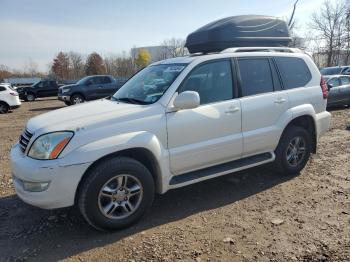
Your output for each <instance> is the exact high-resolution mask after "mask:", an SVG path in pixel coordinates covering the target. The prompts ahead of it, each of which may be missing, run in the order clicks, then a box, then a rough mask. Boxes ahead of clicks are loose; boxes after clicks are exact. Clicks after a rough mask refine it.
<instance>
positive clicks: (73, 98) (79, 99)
mask: <svg viewBox="0 0 350 262" xmlns="http://www.w3.org/2000/svg"><path fill="white" fill-rule="evenodd" d="M84 101H85V99H84V97H83V96H82V95H80V94H75V95H72V96H71V98H70V103H71V105H77V104H81V103H84Z"/></svg>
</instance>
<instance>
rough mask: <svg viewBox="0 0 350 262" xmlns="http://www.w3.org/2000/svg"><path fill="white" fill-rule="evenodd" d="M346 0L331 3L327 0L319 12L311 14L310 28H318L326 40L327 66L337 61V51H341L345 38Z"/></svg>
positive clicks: (324, 40) (323, 39)
mask: <svg viewBox="0 0 350 262" xmlns="http://www.w3.org/2000/svg"><path fill="white" fill-rule="evenodd" d="M344 14H345V6H344V2H342V1H339V2H336V3H335V4H331V3H330V2H329V1H325V2H324V3H323V5H322V7H321V9H320V11H319V12H314V13H313V14H312V16H311V23H310V28H311V29H314V30H316V31H317V32H318V33H319V35H320V36H321V37H322V41H323V42H324V52H325V53H326V54H327V63H326V65H327V66H331V65H333V64H335V63H337V59H336V58H337V53H339V52H340V50H341V47H342V44H343V39H344V37H343V36H344V30H343V27H344V22H345V18H344Z"/></svg>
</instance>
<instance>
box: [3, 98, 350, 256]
mask: <svg viewBox="0 0 350 262" xmlns="http://www.w3.org/2000/svg"><path fill="white" fill-rule="evenodd" d="M62 106H63V103H61V102H59V101H57V100H53V99H47V100H40V101H36V102H32V103H23V104H22V107H21V108H20V109H18V110H15V111H13V112H12V113H9V114H6V115H0V261H57V260H66V261H98V260H99V261H130V262H131V261H175V260H179V261H350V200H349V198H350V175H349V174H350V109H349V108H348V109H346V108H341V109H334V110H332V111H331V113H332V115H333V120H332V121H333V122H332V128H331V130H330V131H329V132H328V133H327V134H326V135H325V136H324V137H322V138H321V140H320V142H319V146H318V153H317V155H314V156H313V157H312V159H311V160H310V162H309V163H308V165H307V167H306V168H305V169H304V170H303V171H302V172H301V174H299V175H297V176H293V177H283V176H280V175H278V174H275V173H274V172H273V171H271V170H269V169H268V168H256V169H252V170H248V171H245V172H240V173H237V174H232V175H227V176H225V177H221V178H218V179H214V180H210V181H206V182H203V183H199V184H196V185H192V186H188V187H185V188H182V189H178V190H172V191H169V192H168V193H167V194H165V195H162V196H157V198H156V201H155V203H154V205H153V207H152V209H151V210H150V212H149V213H148V214H147V215H146V216H145V217H144V218H143V220H142V221H141V222H139V223H138V224H136V225H135V226H133V227H131V228H129V229H126V230H122V231H118V232H115V233H101V232H97V231H95V230H93V229H91V228H90V227H89V226H88V225H87V224H86V223H85V222H84V221H83V219H82V218H81V216H80V215H79V213H78V212H77V210H76V209H74V208H67V209H60V210H54V211H48V210H41V209H38V208H35V207H31V206H29V205H26V204H24V203H23V202H22V201H21V200H19V199H18V198H17V196H16V195H15V193H14V190H13V187H12V179H11V171H10V165H9V150H10V147H11V145H12V144H14V143H15V142H16V141H17V139H18V137H19V135H20V133H21V131H22V130H23V128H24V126H25V123H26V121H27V120H28V119H29V118H30V117H32V116H34V115H37V114H41V113H44V112H46V111H49V110H53V109H57V108H59V107H62Z"/></svg>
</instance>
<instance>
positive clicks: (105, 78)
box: [103, 76, 112, 84]
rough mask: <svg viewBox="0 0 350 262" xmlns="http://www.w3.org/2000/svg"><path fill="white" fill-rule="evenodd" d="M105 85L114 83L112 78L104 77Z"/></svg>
mask: <svg viewBox="0 0 350 262" xmlns="http://www.w3.org/2000/svg"><path fill="white" fill-rule="evenodd" d="M103 83H105V84H110V83H112V80H111V78H110V77H108V76H104V77H103Z"/></svg>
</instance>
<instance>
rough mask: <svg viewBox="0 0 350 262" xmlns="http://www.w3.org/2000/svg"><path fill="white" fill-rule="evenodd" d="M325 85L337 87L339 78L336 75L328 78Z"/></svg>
mask: <svg viewBox="0 0 350 262" xmlns="http://www.w3.org/2000/svg"><path fill="white" fill-rule="evenodd" d="M327 85H328V87H329V88H332V87H337V86H339V85H340V83H339V79H338V78H337V77H334V78H331V79H329V80H328V82H327Z"/></svg>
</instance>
